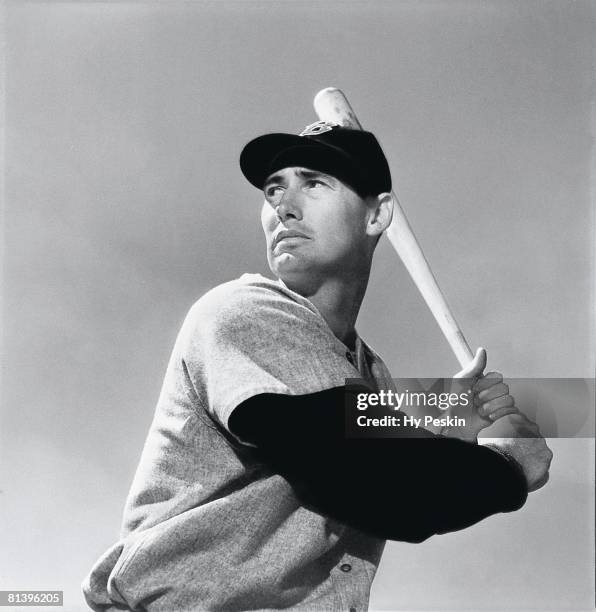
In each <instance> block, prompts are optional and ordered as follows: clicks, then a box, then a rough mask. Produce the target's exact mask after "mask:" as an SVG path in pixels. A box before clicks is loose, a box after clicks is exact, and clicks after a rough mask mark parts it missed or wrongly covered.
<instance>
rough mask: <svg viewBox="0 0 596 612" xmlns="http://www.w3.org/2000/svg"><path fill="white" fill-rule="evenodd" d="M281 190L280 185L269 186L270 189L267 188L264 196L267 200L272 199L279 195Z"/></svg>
mask: <svg viewBox="0 0 596 612" xmlns="http://www.w3.org/2000/svg"><path fill="white" fill-rule="evenodd" d="M282 189H283V188H282V186H281V185H271V187H267V189H265V195H266V196H267V197H268V198H272V197H274V196H276V195H277V194H278V193H280V192H281V190H282Z"/></svg>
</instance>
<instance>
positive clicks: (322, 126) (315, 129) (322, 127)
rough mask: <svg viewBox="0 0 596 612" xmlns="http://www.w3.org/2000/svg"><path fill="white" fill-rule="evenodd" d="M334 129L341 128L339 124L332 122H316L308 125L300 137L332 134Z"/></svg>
mask: <svg viewBox="0 0 596 612" xmlns="http://www.w3.org/2000/svg"><path fill="white" fill-rule="evenodd" d="M334 127H339V124H337V123H333V122H332V121H316V122H315V123H311V124H310V125H307V126H306V127H305V128H304V129H303V130H302V132H300V136H317V135H318V134H324V133H325V132H330V131H331V130H332V129H333V128H334Z"/></svg>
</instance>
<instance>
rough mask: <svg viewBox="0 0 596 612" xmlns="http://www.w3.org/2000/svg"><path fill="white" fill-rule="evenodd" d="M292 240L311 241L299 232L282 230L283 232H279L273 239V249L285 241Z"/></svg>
mask: <svg viewBox="0 0 596 612" xmlns="http://www.w3.org/2000/svg"><path fill="white" fill-rule="evenodd" d="M292 238H302V239H306V240H310V237H309V236H307V235H306V234H303V233H302V232H299V231H297V230H281V232H277V234H276V235H275V237H274V238H273V245H272V247H273V248H275V247H276V246H277V245H278V244H279V243H280V242H282V241H283V240H291V239H292Z"/></svg>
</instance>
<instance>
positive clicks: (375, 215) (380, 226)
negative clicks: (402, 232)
mask: <svg viewBox="0 0 596 612" xmlns="http://www.w3.org/2000/svg"><path fill="white" fill-rule="evenodd" d="M370 209H371V215H370V217H369V219H368V223H367V225H366V233H367V234H368V235H369V236H380V235H381V234H382V233H383V232H384V231H385V230H386V229H387V228H388V227H389V225H390V224H391V219H393V197H392V195H391V194H390V193H386V192H385V193H380V194H379V195H377V196H371V198H370Z"/></svg>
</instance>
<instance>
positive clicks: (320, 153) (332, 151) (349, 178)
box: [240, 121, 391, 197]
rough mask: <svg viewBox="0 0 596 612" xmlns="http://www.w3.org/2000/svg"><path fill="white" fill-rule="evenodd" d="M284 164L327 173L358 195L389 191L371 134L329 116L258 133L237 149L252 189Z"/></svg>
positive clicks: (386, 170)
mask: <svg viewBox="0 0 596 612" xmlns="http://www.w3.org/2000/svg"><path fill="white" fill-rule="evenodd" d="M290 166H302V167H304V168H310V169H311V170H319V171H320V172H325V173H326V174H330V175H331V176H334V177H335V178H337V179H339V180H340V181H342V183H345V184H346V185H348V186H349V187H351V188H352V189H354V191H356V193H358V194H359V195H360V196H361V197H365V196H369V195H376V194H379V193H383V192H385V191H391V173H390V171H389V165H388V163H387V160H386V159H385V155H384V153H383V150H382V149H381V145H380V144H379V142H378V141H377V139H376V138H375V136H374V134H372V133H371V132H367V131H365V130H353V129H350V128H346V127H342V126H340V125H337V124H335V123H331V122H329V121H317V122H316V123H313V124H311V125H308V126H306V127H305V128H304V130H302V132H300V134H281V133H276V134H264V135H263V136H259V137H257V138H255V139H253V140H251V141H250V142H249V143H248V144H247V145H246V146H245V147H244V149H243V150H242V153H241V154H240V169H241V170H242V173H243V174H244V176H245V177H246V178H247V179H248V181H249V182H250V183H252V184H253V185H254V186H255V187H257V188H258V189H262V188H263V185H264V184H265V180H266V179H267V177H268V176H270V175H271V174H273V173H274V172H277V170H281V169H282V168H288V167H290Z"/></svg>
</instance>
